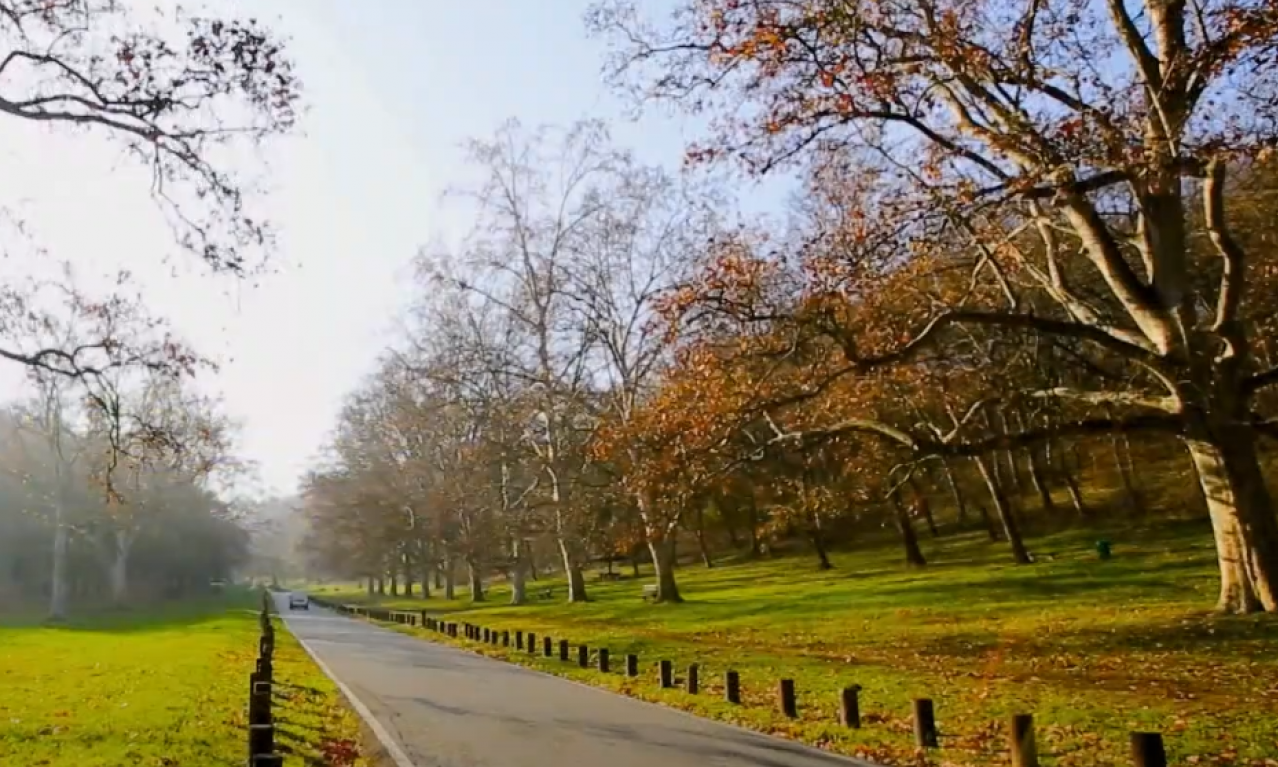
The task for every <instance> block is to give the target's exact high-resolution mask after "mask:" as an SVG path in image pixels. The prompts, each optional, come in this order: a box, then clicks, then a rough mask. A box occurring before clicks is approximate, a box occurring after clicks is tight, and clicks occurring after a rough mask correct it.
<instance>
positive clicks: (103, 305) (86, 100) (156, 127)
mask: <svg viewBox="0 0 1278 767" xmlns="http://www.w3.org/2000/svg"><path fill="white" fill-rule="evenodd" d="M197 5H198V4H197ZM202 10H203V12H201V11H202ZM0 49H2V50H3V55H2V56H0V120H8V121H11V122H13V123H14V124H15V125H17V124H23V123H25V124H27V125H29V126H31V127H32V128H36V127H38V128H39V129H41V130H50V131H54V132H60V133H61V134H62V135H64V136H66V137H67V138H68V139H72V140H96V141H101V142H106V143H109V144H111V145H113V147H114V148H116V149H122V150H124V152H123V154H124V155H125V156H126V157H129V158H132V159H133V160H135V161H136V162H137V163H138V167H140V168H142V169H145V170H146V171H147V174H146V177H145V178H146V182H147V183H149V186H150V191H151V194H152V196H153V197H154V200H155V202H156V204H157V206H158V209H159V211H160V213H161V214H162V215H163V217H164V219H165V220H166V221H167V222H168V224H169V225H170V226H171V228H172V230H173V233H174V236H175V245H176V246H177V248H179V249H181V250H183V251H186V252H188V253H190V254H191V255H193V256H194V257H195V258H197V259H198V260H199V261H200V262H202V263H203V264H204V265H206V266H207V267H209V269H210V271H212V272H220V273H226V274H231V275H242V274H247V273H251V272H254V271H257V270H258V269H260V268H261V267H262V266H264V265H265V264H266V261H265V258H266V257H267V256H269V253H270V246H271V244H272V237H271V227H270V226H269V224H268V223H267V222H266V221H264V220H263V219H262V218H261V217H260V216H258V215H256V214H255V202H256V199H257V198H256V194H255V190H256V184H257V181H258V179H257V177H256V176H254V175H252V174H246V173H245V172H244V170H245V169H246V168H250V167H255V166H253V165H252V164H245V163H236V162H234V158H235V157H236V152H237V151H240V150H242V149H244V148H251V147H252V146H254V145H255V144H257V143H258V142H261V141H264V140H266V139H269V138H271V137H274V136H278V135H282V134H285V133H288V132H290V131H291V130H292V128H293V127H294V125H295V124H296V121H297V117H298V114H299V112H300V103H301V102H300V85H299V81H298V79H297V77H296V75H295V73H294V70H293V66H292V63H291V61H290V60H289V58H288V56H287V55H286V51H285V49H284V46H283V44H282V43H281V41H279V40H278V39H277V38H276V37H275V35H274V34H273V33H272V32H271V30H270V29H268V28H267V27H265V26H264V25H263V24H260V23H259V22H257V21H256V20H254V19H239V18H233V17H231V16H229V15H227V14H226V13H224V12H223V11H220V10H218V11H210V10H207V9H198V8H196V7H195V6H191V5H190V4H187V5H186V6H185V7H176V6H170V7H168V8H162V7H153V6H152V4H147V3H136V2H130V1H129V0H0ZM68 181H70V182H72V183H73V181H74V180H73V179H68ZM139 191H141V190H139ZM0 205H6V207H5V209H4V211H3V212H4V214H5V216H4V220H5V221H6V222H8V223H14V224H16V225H15V226H13V227H12V228H13V232H10V233H7V234H6V237H7V243H9V244H12V243H13V242H14V241H15V240H14V237H15V236H17V235H21V234H24V233H25V231H26V230H25V227H24V226H23V223H24V222H22V220H21V218H20V216H19V215H18V213H16V212H15V211H13V210H10V209H9V208H8V207H7V201H5V202H0ZM32 246H33V247H34V248H35V249H37V251H39V250H40V247H41V246H40V244H39V243H38V242H34V243H32ZM48 255H49V257H50V258H52V259H54V260H55V262H56V260H57V258H58V254H56V253H55V254H48ZM128 283H129V281H128V279H127V275H121V277H120V279H119V280H118V283H117V289H116V290H115V291H114V292H112V293H110V294H108V295H90V294H89V293H87V292H85V291H84V290H83V289H82V287H81V286H80V285H79V283H78V282H77V280H76V279H74V274H73V272H72V270H70V269H69V268H68V269H66V270H65V271H64V272H63V274H62V278H60V279H54V280H46V279H29V280H23V279H17V278H14V277H13V276H11V275H6V276H5V278H4V281H3V282H2V283H0V360H2V361H3V362H5V363H7V364H13V365H18V366H20V367H22V368H24V369H25V370H26V371H27V372H28V373H29V374H30V377H31V382H32V384H33V390H34V391H37V392H38V395H36V396H35V397H34V398H33V400H32V401H31V402H29V403H24V404H22V405H20V406H18V407H16V408H14V409H12V410H10V411H7V412H6V413H5V414H4V416H3V419H2V422H0V429H3V431H4V435H5V436H4V439H3V443H2V445H3V447H2V449H3V453H4V458H3V469H4V472H3V476H0V492H2V493H3V495H4V501H5V502H4V504H3V506H2V507H0V597H3V598H5V599H9V598H14V599H16V598H24V597H31V596H35V595H45V596H48V597H49V599H50V605H51V611H52V613H53V616H54V617H62V616H63V615H64V614H65V612H66V609H67V600H68V596H69V595H73V594H75V593H80V594H89V595H93V596H97V595H98V594H99V592H101V591H103V590H104V584H107V586H106V588H109V591H110V593H111V595H112V596H113V597H114V598H115V600H116V601H122V600H123V599H124V598H125V596H126V593H127V589H128V588H129V587H130V585H131V584H133V583H135V582H140V583H145V584H148V585H150V586H154V587H155V588H156V589H160V590H162V591H169V592H174V593H176V592H181V591H182V590H183V589H185V588H188V587H189V586H190V585H191V584H192V583H194V582H197V581H205V582H207V578H208V577H209V576H210V575H211V574H224V573H225V572H226V571H227V568H228V567H229V565H230V564H231V563H232V562H233V561H235V559H236V558H237V557H238V556H240V554H241V551H242V548H243V546H244V541H243V533H242V531H241V530H240V529H239V528H238V527H237V526H236V525H235V524H234V523H233V521H232V519H231V515H230V514H229V513H228V510H227V508H226V506H225V504H224V503H223V502H221V501H219V500H218V499H217V498H215V497H214V496H213V495H212V493H211V491H210V489H209V487H210V485H209V482H210V479H209V478H210V476H211V475H212V474H215V473H217V472H220V471H223V470H224V469H226V468H227V467H228V463H227V459H226V455H227V451H228V440H229V434H228V431H227V425H226V423H225V421H224V419H223V418H222V417H221V416H220V415H218V413H217V410H216V408H215V407H214V403H211V402H207V401H204V400H201V399H200V398H199V397H196V396H195V395H193V394H192V393H191V391H190V388H189V386H188V384H187V381H188V380H189V379H190V377H191V376H193V375H194V374H195V373H196V372H197V371H198V370H201V369H208V368H210V367H212V365H211V364H210V363H209V362H208V361H207V360H204V359H202V358H201V357H200V356H199V355H198V354H196V352H195V351H193V350H192V349H190V348H189V347H188V346H187V345H186V344H184V343H182V342H181V340H180V339H178V338H176V337H175V336H174V335H173V334H172V333H171V332H170V331H169V330H168V329H167V327H166V325H165V323H164V322H163V321H162V320H161V319H159V318H156V317H154V316H151V315H150V314H149V313H148V312H147V311H146V308H145V303H144V302H143V301H142V300H141V299H140V298H138V297H136V296H132V295H129V294H128V292H127V288H128ZM160 518H163V523H162V524H160V523H159V521H158V520H159V519H160Z"/></svg>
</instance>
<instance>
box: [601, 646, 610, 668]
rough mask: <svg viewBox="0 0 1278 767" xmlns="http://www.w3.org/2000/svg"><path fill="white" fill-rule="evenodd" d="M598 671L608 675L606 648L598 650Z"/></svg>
mask: <svg viewBox="0 0 1278 767" xmlns="http://www.w3.org/2000/svg"><path fill="white" fill-rule="evenodd" d="M599 670H600V671H601V672H603V673H605V674H607V673H608V648H607V647H600V648H599Z"/></svg>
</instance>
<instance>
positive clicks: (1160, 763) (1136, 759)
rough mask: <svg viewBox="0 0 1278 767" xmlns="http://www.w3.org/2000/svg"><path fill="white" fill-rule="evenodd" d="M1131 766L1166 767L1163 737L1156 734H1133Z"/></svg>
mask: <svg viewBox="0 0 1278 767" xmlns="http://www.w3.org/2000/svg"><path fill="white" fill-rule="evenodd" d="M1132 764H1134V765H1136V767H1167V752H1166V751H1165V750H1164V749H1163V736H1162V735H1161V734H1160V733H1157V732H1133V733H1132Z"/></svg>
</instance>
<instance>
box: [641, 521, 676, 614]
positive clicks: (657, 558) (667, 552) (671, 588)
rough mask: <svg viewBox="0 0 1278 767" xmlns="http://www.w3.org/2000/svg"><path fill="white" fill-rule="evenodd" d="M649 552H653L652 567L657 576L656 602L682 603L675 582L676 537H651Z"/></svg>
mask: <svg viewBox="0 0 1278 767" xmlns="http://www.w3.org/2000/svg"><path fill="white" fill-rule="evenodd" d="M648 550H649V551H650V552H652V566H653V568H654V570H655V571H656V572H655V575H656V576H657V600H656V601H658V602H682V601H683V597H682V596H681V595H680V594H679V584H678V583H677V582H676V581H675V537H674V536H673V535H664V536H661V537H660V538H655V537H650V538H649V539H648Z"/></svg>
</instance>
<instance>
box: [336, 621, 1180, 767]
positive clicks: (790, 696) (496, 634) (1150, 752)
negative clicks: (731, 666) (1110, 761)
mask: <svg viewBox="0 0 1278 767" xmlns="http://www.w3.org/2000/svg"><path fill="white" fill-rule="evenodd" d="M335 607H336V608H337V609H338V610H340V611H342V612H346V613H353V614H362V615H367V616H368V617H372V618H376V619H381V620H387V621H389V622H392V623H401V624H408V625H415V626H421V627H422V628H425V629H426V630H428V631H434V632H437V633H441V634H444V635H446V636H448V637H452V638H457V637H459V636H460V637H462V638H464V639H467V640H470V641H473V642H480V643H482V644H487V645H493V646H499V647H506V648H509V647H510V646H511V644H512V641H511V640H512V639H513V640H514V641H513V644H514V648H515V649H516V650H519V651H526V652H528V653H529V654H530V655H537V654H541V655H542V656H544V657H546V658H554V657H555V656H556V655H558V658H559V660H560V661H563V662H565V663H566V662H568V661H569V660H571V659H572V658H571V653H570V652H569V650H570V644H569V642H568V640H566V639H560V640H559V641H558V642H555V641H554V640H553V639H552V638H551V637H548V636H541V637H538V636H537V635H536V634H535V633H533V632H527V633H525V632H523V631H515V632H513V634H512V632H510V631H508V630H502V631H497V630H495V629H489V628H485V627H483V626H479V625H476V624H473V623H465V622H463V623H455V622H449V621H443V620H439V619H437V618H432V617H431V616H429V615H428V614H427V613H426V611H424V610H423V611H420V612H411V613H410V612H400V611H394V610H391V611H387V610H383V609H378V608H374V609H371V610H370V609H369V608H363V607H358V606H351V605H335ZM383 615H385V617H382V616H383ZM539 639H540V642H539V641H538V640H539ZM595 658H596V663H597V666H598V669H599V671H600V672H601V673H605V674H606V673H609V672H610V671H611V670H612V669H611V658H610V656H609V653H608V648H606V647H600V648H596V650H595ZM576 663H577V665H578V666H580V667H581V668H589V667H590V648H589V647H588V646H586V645H584V644H583V645H577V654H576ZM657 669H658V677H657V678H658V682H659V684H660V686H661V688H662V689H673V688H674V687H675V677H674V664H673V663H672V662H671V661H669V660H661V661H660V662H659V663H658V664H657ZM625 674H626V676H630V677H637V676H638V675H639V656H638V655H634V654H628V655H626V657H625ZM684 680H685V689H686V691H687V692H688V693H689V694H692V695H696V694H698V693H699V692H700V690H701V669H700V667H699V666H698V665H697V664H696V663H693V664H691V665H689V666H688V667H687V673H686V675H685V677H684ZM860 692H861V687H860V685H851V686H849V687H844V688H843V689H842V691H841V692H840V698H839V713H838V721H839V724H841V725H842V726H844V727H851V728H859V727H860V726H861V709H860V699H859V695H860ZM723 696H724V699H725V700H726V701H727V702H729V703H734V704H738V705H739V704H740V703H741V677H740V675H739V674H738V673H737V672H736V671H732V670H728V671H725V672H724V673H723ZM776 701H777V709H778V710H779V711H780V712H781V713H782V714H783V715H784V716H786V717H788V718H791V719H794V718H796V717H798V715H799V707H798V694H797V691H796V688H795V684H794V680H793V679H779V680H777V686H776ZM912 714H913V716H912V718H913V722H914V742H915V745H916V746H918V747H919V748H938V747H939V746H940V736H939V733H938V732H937V728H936V709H935V705H934V704H933V702H932V700H931V699H929V698H916V699H915V700H914V701H913V710H912ZM1008 749H1009V751H1010V753H1011V763H1012V765H1013V767H1038V763H1039V762H1038V747H1037V744H1036V743H1035V739H1034V717H1033V716H1032V715H1030V714H1017V715H1015V716H1013V717H1012V718H1011V720H1010V721H1009V723H1008ZM1131 755H1132V764H1133V765H1134V766H1135V767H1167V755H1166V751H1165V749H1164V747H1163V737H1162V735H1161V734H1159V733H1156V732H1133V733H1132V734H1131Z"/></svg>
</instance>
